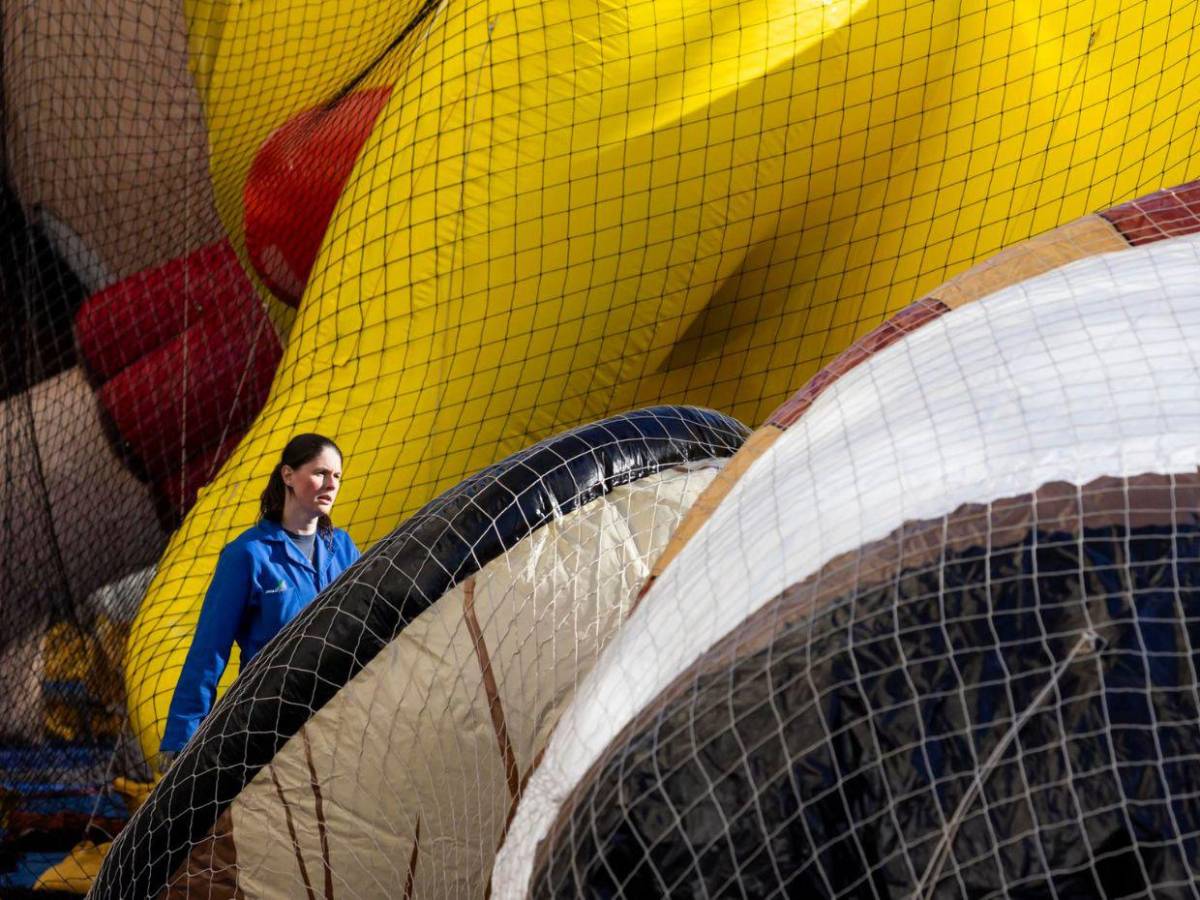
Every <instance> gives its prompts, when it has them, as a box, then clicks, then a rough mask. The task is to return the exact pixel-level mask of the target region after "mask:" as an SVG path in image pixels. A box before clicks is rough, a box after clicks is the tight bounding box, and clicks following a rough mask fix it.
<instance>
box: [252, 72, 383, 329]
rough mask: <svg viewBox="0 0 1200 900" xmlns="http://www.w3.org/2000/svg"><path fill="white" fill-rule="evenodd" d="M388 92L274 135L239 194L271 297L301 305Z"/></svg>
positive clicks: (307, 116)
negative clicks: (343, 195) (319, 255)
mask: <svg viewBox="0 0 1200 900" xmlns="http://www.w3.org/2000/svg"><path fill="white" fill-rule="evenodd" d="M390 94H391V88H388V87H384V88H373V89H371V90H365V91H359V92H356V93H353V94H348V95H347V96H345V97H343V98H342V99H340V100H338V101H336V102H334V103H332V104H330V105H328V106H319V107H315V108H313V109H309V110H306V111H305V112H303V113H301V114H300V115H299V116H296V117H295V118H294V119H291V120H289V121H288V122H285V123H284V124H283V125H281V126H280V127H279V128H277V129H275V131H273V132H272V133H271V135H270V137H268V138H267V140H266V142H265V143H264V144H263V145H262V147H261V148H260V149H259V151H258V154H257V155H256V156H255V157H254V162H253V163H252V164H251V165H250V174H249V175H247V176H246V186H245V188H244V190H243V192H242V201H243V207H244V209H245V217H246V221H245V224H246V251H247V253H249V255H250V262H251V264H252V265H253V266H254V270H255V271H256V272H257V273H258V274H259V277H261V278H262V280H263V282H264V283H265V284H266V286H267V287H268V288H270V290H271V292H272V293H273V294H275V296H276V297H278V298H279V299H280V300H282V301H283V302H284V303H286V304H288V305H289V306H298V305H299V303H300V297H301V296H302V295H303V294H304V286H305V285H306V284H307V283H308V276H309V274H310V273H311V272H312V267H313V263H314V262H315V261H316V258H317V252H318V251H319V250H320V249H321V241H322V239H323V238H324V237H325V230H326V228H328V227H329V220H330V218H332V216H333V210H334V207H335V206H336V205H337V201H338V197H340V196H341V194H342V190H343V189H344V188H345V186H346V182H347V181H348V180H349V178H350V172H351V171H352V170H353V168H354V162H355V160H356V159H358V154H359V151H360V150H362V146H363V144H364V143H366V140H367V136H368V135H370V133H371V129H372V128H374V127H375V120H376V118H378V116H379V113H380V111H381V110H382V109H383V106H384V104H385V103H387V99H388V96H389V95H390Z"/></svg>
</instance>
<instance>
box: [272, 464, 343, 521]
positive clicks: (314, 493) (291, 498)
mask: <svg viewBox="0 0 1200 900" xmlns="http://www.w3.org/2000/svg"><path fill="white" fill-rule="evenodd" d="M281 474H282V475H283V483H284V484H286V485H287V486H288V487H289V488H291V490H290V491H289V492H288V498H287V502H288V503H294V504H295V505H296V507H297V509H298V510H299V511H300V512H303V513H305V514H306V515H310V516H313V517H316V516H327V515H329V511H330V510H331V509H333V501H334V500H335V499H337V493H338V487H339V486H340V485H341V483H342V458H341V457H340V456H338V454H337V451H336V450H334V449H333V448H332V447H326V448H325V449H324V450H322V451H321V452H320V453H318V454H317V455H316V456H315V457H313V458H312V459H310V460H309V461H308V462H306V463H305V464H304V465H302V466H300V467H299V468H297V469H293V468H292V467H291V466H284V467H283V469H282V471H281Z"/></svg>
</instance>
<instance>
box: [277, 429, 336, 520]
mask: <svg viewBox="0 0 1200 900" xmlns="http://www.w3.org/2000/svg"><path fill="white" fill-rule="evenodd" d="M326 449H329V450H332V451H333V452H334V453H336V454H337V455H338V459H341V458H342V451H341V450H339V449H338V445H337V444H335V443H334V442H333V441H331V440H330V439H329V438H327V437H325V435H323V434H298V435H296V436H295V437H294V438H292V439H291V440H290V441H288V443H287V446H286V447H284V448H283V455H282V456H281V457H280V459H279V462H277V463H276V464H275V468H274V469H272V470H271V477H270V478H269V479H267V488H266V490H264V491H263V492H262V506H261V509H262V518H264V519H268V520H270V521H272V522H275V523H276V524H279V525H282V524H283V501H284V500H285V499H286V498H287V492H288V488H287V485H286V484H284V483H283V467H284V466H287V467H288V468H290V469H298V468H300V467H301V466H302V465H304V464H305V463H307V462H312V461H313V460H314V459H316V458H317V457H318V456H320V455H321V452H322V451H324V450H326ZM332 529H333V522H332V521H331V520H330V518H329V516H326V515H322V516H321V517H320V518H319V519H317V531H321V532H325V533H328V532H329V531H331V530H332Z"/></svg>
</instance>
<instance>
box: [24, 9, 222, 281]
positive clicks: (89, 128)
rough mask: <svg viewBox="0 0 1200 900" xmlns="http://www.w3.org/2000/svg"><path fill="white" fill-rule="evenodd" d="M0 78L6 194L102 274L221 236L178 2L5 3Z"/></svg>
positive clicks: (126, 270) (125, 270) (128, 270)
mask: <svg viewBox="0 0 1200 900" xmlns="http://www.w3.org/2000/svg"><path fill="white" fill-rule="evenodd" d="M4 78H5V82H4V97H5V102H6V104H7V109H6V111H5V112H6V117H7V120H6V123H5V125H6V133H7V135H8V146H7V149H8V154H9V164H10V177H11V178H12V181H13V185H14V188H15V189H16V192H17V195H18V196H19V197H20V199H21V202H22V204H23V205H24V206H25V207H26V209H27V210H28V211H32V209H33V208H34V206H36V205H42V206H44V207H46V208H47V210H48V211H49V213H50V214H51V215H52V216H54V217H55V218H56V219H58V220H60V221H62V222H63V223H65V224H66V225H67V226H68V227H69V228H70V229H72V230H73V231H74V232H76V233H77V234H78V235H79V236H80V237H81V238H82V239H83V242H84V244H86V245H87V247H88V248H89V249H90V250H91V251H92V253H94V254H96V255H97V256H98V257H99V258H100V261H101V262H102V263H103V264H104V266H105V267H106V268H107V270H108V272H109V274H110V275H111V276H113V277H116V278H120V277H123V276H125V275H129V274H132V273H133V272H137V271H139V270H141V269H144V268H146V267H148V266H151V265H154V264H156V263H161V262H164V261H165V260H168V259H173V258H175V257H178V256H182V255H183V254H184V253H186V252H188V251H190V250H194V249H196V248H197V247H199V246H201V245H202V244H207V243H210V242H212V241H214V240H216V239H218V238H219V237H220V236H221V234H222V230H221V227H220V223H219V222H218V220H217V215H216V209H215V207H214V205H213V200H212V186H211V182H210V180H209V174H208V130H207V127H206V125H205V123H204V115H203V110H202V108H201V105H200V98H199V96H198V95H197V94H196V90H195V88H194V86H193V83H192V76H191V73H190V72H189V71H188V62H187V33H186V30H185V24H184V17H183V6H182V2H181V0H46V2H39V3H37V4H28V3H18V2H15V0H6V2H5V4H4ZM85 277H86V273H85Z"/></svg>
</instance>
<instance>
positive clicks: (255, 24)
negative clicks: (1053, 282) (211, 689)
mask: <svg viewBox="0 0 1200 900" xmlns="http://www.w3.org/2000/svg"><path fill="white" fill-rule="evenodd" d="M310 6H311V4H310V3H308V2H307V0H304V2H300V0H293V2H290V3H289V2H279V3H271V4H265V3H255V2H249V3H240V4H229V3H222V2H219V0H193V2H192V3H191V5H190V8H189V12H190V15H191V17H192V28H193V41H192V51H193V54H195V55H196V56H197V58H198V61H195V62H194V63H193V67H194V70H195V72H196V74H197V80H198V81H199V83H200V84H201V92H202V95H203V97H204V99H205V103H206V104H207V109H208V118H209V123H210V128H211V142H212V169H213V182H214V185H215V188H216V196H217V198H218V204H219V206H220V209H221V211H222V215H223V217H224V220H225V222H226V224H227V227H228V228H229V230H230V232H231V233H232V234H233V237H234V241H235V244H237V243H239V242H240V241H241V240H242V236H241V232H240V228H241V224H240V223H241V218H242V217H241V210H240V209H239V208H238V203H239V202H240V196H241V193H240V191H241V182H242V181H243V180H244V179H245V175H246V172H247V170H248V167H249V164H250V160H251V158H252V157H253V154H254V151H255V149H256V148H257V147H258V146H259V145H260V144H261V143H262V141H263V140H264V139H265V137H266V135H267V134H269V133H270V132H271V131H272V129H273V128H275V127H276V126H277V125H278V124H279V123H281V122H282V121H284V120H286V119H287V118H288V116H289V115H292V114H294V113H295V112H297V111H298V110H301V109H305V108H308V107H311V106H312V105H313V104H314V103H317V102H321V101H322V100H327V99H330V98H331V97H333V96H336V95H337V94H338V92H339V91H340V90H342V89H344V88H345V87H346V86H347V85H348V84H351V83H352V82H354V81H355V79H360V80H361V79H363V78H364V77H365V80H362V81H361V83H363V84H367V83H369V84H371V85H376V86H378V85H391V86H392V91H391V94H390V98H389V100H388V103H387V106H386V107H385V108H384V110H383V112H382V113H381V114H380V116H379V119H378V120H377V123H376V126H375V128H374V130H373V132H372V133H371V136H370V138H369V139H368V141H367V143H366V145H365V146H364V147H363V149H362V151H361V153H360V155H359V157H358V161H357V164H356V167H355V170H354V172H353V174H352V176H351V177H350V179H349V182H348V183H347V186H346V189H345V191H344V193H343V194H342V196H341V199H340V202H339V204H338V207H337V209H336V211H335V213H334V217H333V220H332V222H331V223H330V226H329V229H328V231H327V233H326V237H325V242H324V245H323V247H322V249H321V252H320V255H319V257H318V259H317V261H316V265H315V267H314V268H313V272H312V276H311V278H310V280H309V283H308V287H307V292H306V294H305V296H304V300H303V303H302V305H301V307H300V310H299V312H298V313H297V314H296V317H295V321H294V324H290V335H289V338H288V342H287V349H286V352H285V356H284V360H283V362H282V364H281V366H280V369H279V372H278V375H277V376H276V381H275V384H274V387H273V389H272V394H271V397H270V399H269V401H268V403H267V406H266V408H265V409H264V410H263V413H262V415H261V417H260V419H259V420H258V422H257V423H256V424H255V426H254V428H253V429H252V430H251V432H250V433H249V434H248V435H247V437H246V438H245V440H244V441H243V443H242V445H241V447H240V448H239V449H238V451H237V452H236V453H235V454H234V456H233V457H232V458H231V459H230V461H229V462H228V463H227V464H226V466H225V468H224V470H223V471H222V472H221V474H220V475H219V476H218V477H217V479H216V480H215V481H214V482H213V483H212V484H211V485H210V486H209V487H208V488H207V490H205V491H204V492H203V494H202V495H201V498H200V500H199V502H198V503H197V505H196V507H195V509H194V510H193V511H192V513H191V515H190V517H189V518H188V520H187V521H186V522H185V524H184V526H183V527H182V528H181V529H180V530H179V531H178V532H177V534H176V535H175V536H174V538H173V540H172V542H171V544H170V547H169V548H168V550H167V553H166V554H165V556H164V558H163V560H162V562H161V565H160V567H159V572H158V575H157V577H156V579H155V581H154V583H153V585H152V586H151V589H150V592H149V594H148V596H147V598H146V600H145V603H144V605H143V609H142V612H141V614H140V617H139V619H138V621H137V622H136V623H135V625H134V629H133V634H132V636H131V639H130V652H129V655H128V666H127V686H128V689H129V700H130V705H131V713H132V718H133V723H134V726H135V728H136V729H137V733H138V734H139V736H140V738H141V741H142V746H143V749H144V750H145V751H146V752H147V754H150V753H152V752H153V751H154V750H156V749H157V743H158V740H159V736H160V734H161V729H162V721H163V718H164V716H165V712H166V708H167V704H168V702H169V700H170V695H171V692H172V690H173V688H174V685H175V680H176V678H177V677H178V673H179V670H180V667H181V665H182V660H183V656H184V654H185V653H186V650H187V647H188V644H189V642H190V639H191V634H192V630H193V628H194V625H195V621H196V617H197V615H198V611H199V605H200V602H201V599H202V596H203V592H204V590H205V587H206V586H207V582H208V579H209V577H210V574H211V572H212V568H213V566H214V564H215V560H216V556H217V553H218V551H219V550H220V548H221V547H222V546H223V545H224V544H225V543H226V542H227V541H228V540H230V539H231V538H232V537H233V536H234V535H236V534H237V533H238V532H239V531H240V530H241V529H243V528H245V527H248V526H249V525H251V524H252V523H253V521H254V519H255V516H256V511H257V497H258V493H259V491H260V490H261V488H262V486H263V484H264V482H265V478H266V475H267V472H268V471H269V469H270V467H271V465H272V464H273V463H274V461H275V459H276V458H277V455H278V453H279V451H280V449H281V448H282V446H283V444H284V443H285V442H286V440H287V439H288V437H289V436H290V435H291V434H293V433H295V432H298V431H304V430H318V431H322V432H325V433H328V434H330V435H331V436H333V437H334V438H335V439H336V440H337V441H338V443H339V444H340V445H341V447H342V449H343V450H344V451H345V454H346V463H345V471H346V480H345V483H344V487H343V492H342V496H341V498H340V499H339V505H338V507H337V510H336V516H335V518H336V519H337V520H338V521H339V522H340V523H342V524H345V525H347V526H348V527H349V530H350V531H351V533H352V534H353V536H354V538H355V540H356V541H357V542H358V543H359V545H360V546H368V545H370V544H371V542H372V541H374V540H376V539H378V538H379V537H381V536H383V535H385V534H387V533H388V532H389V531H390V530H391V529H392V528H394V527H395V526H396V525H397V524H398V523H399V522H400V521H401V520H402V519H403V518H404V517H405V516H406V515H408V514H410V513H411V512H413V511H414V510H415V509H417V508H418V507H419V506H420V505H421V504H422V503H424V502H425V501H427V500H429V499H430V498H432V497H433V496H435V495H436V494H437V493H438V492H440V491H442V490H444V489H446V488H447V487H450V486H451V485H453V484H455V483H457V482H459V481H460V480H462V479H463V478H464V477H465V476H466V475H468V474H469V473H471V472H472V471H474V470H476V469H478V468H480V467H481V466H484V465H487V464H489V463H491V462H494V461H496V460H497V459H499V458H501V457H503V456H504V455H505V454H508V453H510V452H512V451H514V450H517V449H519V448H521V447H523V446H526V445H528V444H529V443H531V442H533V441H535V440H537V439H540V438H542V437H545V436H547V435H549V434H552V433H554V432H557V431H559V430H561V429H564V428H567V427H569V426H572V425H576V424H578V423H581V422H585V421H589V420H594V419H597V418H600V417H602V416H604V415H607V414H610V413H613V412H617V411H620V410H625V409H629V408H631V407H636V406H639V405H644V404H648V403H652V402H659V401H667V402H687V403H698V404H704V405H709V406H714V407H717V408H719V409H722V410H723V411H726V412H730V413H732V414H734V415H736V416H738V417H739V418H741V419H742V420H743V421H746V422H750V423H757V422H758V421H760V420H761V419H762V418H763V416H764V415H765V414H766V413H767V412H768V411H769V410H770V409H772V408H773V407H774V406H775V405H776V404H778V403H779V402H781V401H782V400H783V399H784V398H785V397H786V396H788V395H789V394H790V393H791V392H792V391H794V390H795V389H796V388H797V387H798V386H800V385H801V384H802V383H803V382H804V381H805V380H806V379H807V377H808V376H809V375H811V374H812V373H814V372H815V371H816V370H817V368H818V367H819V366H820V365H821V364H822V362H823V361H826V360H828V359H830V358H831V357H832V356H833V355H835V354H836V353H837V352H839V351H840V350H841V349H843V348H844V347H845V346H847V345H848V344H849V343H850V342H851V341H852V340H853V339H854V338H855V337H857V336H859V335H861V334H862V333H864V332H865V331H867V330H869V329H870V328H872V327H873V326H875V325H877V324H878V323H879V322H880V321H881V320H882V319H883V317H884V316H885V315H886V314H887V313H888V312H889V311H893V310H896V309H899V308H901V307H903V306H904V305H906V304H908V303H909V302H910V301H912V300H913V299H914V298H916V297H919V296H921V295H922V294H924V293H925V292H927V291H928V290H930V289H931V288H933V287H934V286H936V285H937V284H940V283H941V282H942V281H944V280H946V279H947V278H948V277H950V276H951V275H953V274H955V273H957V272H958V271H960V270H962V269H964V268H966V267H967V266H969V265H971V264H972V263H973V262H975V261H977V260H979V259H982V258H986V257H988V256H990V255H992V254H994V253H995V252H996V251H997V250H999V249H1000V248H1002V247H1004V246H1006V245H1009V244H1012V243H1015V242H1017V241H1020V240H1022V239H1024V238H1026V237H1028V236H1030V235H1032V234H1035V233H1039V232H1042V231H1045V230H1047V229H1049V228H1052V227H1054V226H1056V225H1059V224H1061V223H1063V222H1065V221H1069V220H1071V219H1074V218H1077V217H1079V216H1081V215H1084V214H1085V213H1088V212H1091V211H1094V210H1097V209H1103V208H1106V207H1108V206H1111V205H1113V204H1114V203H1117V202H1121V201H1123V200H1126V199H1129V198H1132V197H1135V196H1140V195H1142V194H1145V193H1148V192H1150V191H1152V190H1155V189H1158V188H1160V187H1163V186H1165V185H1169V184H1176V183H1180V182H1183V181H1185V180H1188V179H1190V178H1195V177H1196V176H1197V175H1198V174H1200V161H1195V160H1193V150H1194V145H1195V136H1194V126H1195V109H1196V108H1197V102H1198V101H1200V84H1198V83H1197V82H1196V81H1195V80H1194V79H1193V80H1189V79H1188V77H1187V73H1186V66H1187V60H1188V59H1190V58H1191V57H1192V54H1194V53H1195V52H1196V51H1197V50H1200V47H1198V46H1197V44H1198V43H1200V39H1198V37H1197V35H1198V31H1197V29H1195V28H1194V27H1192V25H1191V20H1192V14H1191V12H1190V11H1189V10H1190V9H1191V8H1192V5H1191V4H1190V3H1187V2H1183V0H1179V2H1173V0H1152V2H1141V0H1138V2H1132V0H1129V2H1120V3H1117V2H1113V0H1104V2H1100V0H1096V2H1080V3H1070V4H1066V3H1062V4H1044V3H1040V2H1034V0H1010V2H997V0H957V2H949V0H927V2H923V0H879V2H861V0H860V2H837V0H799V2H797V0H762V2H758V3H754V4H744V3H742V4H736V3H717V2H713V0H647V2H636V0H628V2H623V3H608V2H592V3H575V2H572V3H569V4H567V3H541V2H539V3H528V4H516V5H514V4H512V3H499V2H491V0H472V2H466V3H458V4H451V3H442V4H440V5H437V6H432V7H429V8H428V9H427V10H425V18H423V19H422V20H421V25H420V27H419V28H416V29H413V30H412V31H411V32H410V33H408V36H407V37H406V38H405V40H404V41H401V42H400V43H398V44H397V43H396V36H397V34H399V32H400V26H398V25H397V24H396V23H404V22H406V21H412V20H413V17H414V16H416V15H417V13H418V5H415V4H412V3H408V4H405V3H398V2H393V3H387V2H381V0H375V2H365V3H358V4H342V3H340V2H337V0H329V2H326V3H323V4H320V5H319V6H320V13H319V14H313V12H312V11H311V10H310ZM198 23H206V25H205V27H204V28H201V27H200V26H199V24H198ZM268 38H269V39H268ZM377 60H379V61H380V62H379V63H378V64H377V65H374V66H372V62H373V61H377ZM364 73H366V74H365V76H364ZM240 249H242V250H243V251H244V247H240ZM287 319H288V316H287V315H286V314H280V315H279V317H278V318H277V321H279V322H281V323H282V324H281V327H282V328H283V329H284V330H286V329H287V328H288V327H289V323H288V322H287V321H286V320H287ZM232 668H233V667H232V666H231V670H232Z"/></svg>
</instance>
